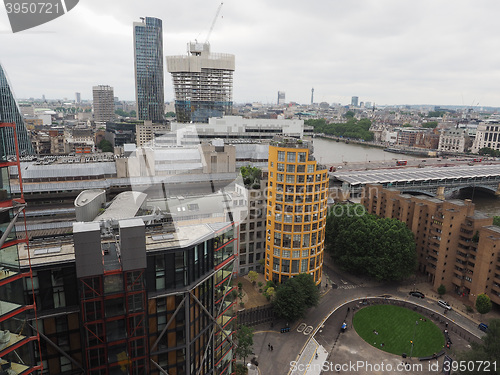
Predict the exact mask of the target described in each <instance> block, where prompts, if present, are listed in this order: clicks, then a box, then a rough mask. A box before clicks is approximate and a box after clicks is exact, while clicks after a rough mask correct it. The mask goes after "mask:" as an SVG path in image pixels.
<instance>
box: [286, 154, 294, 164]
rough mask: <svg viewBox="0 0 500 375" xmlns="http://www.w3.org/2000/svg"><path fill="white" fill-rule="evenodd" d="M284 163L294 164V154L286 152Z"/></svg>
mask: <svg viewBox="0 0 500 375" xmlns="http://www.w3.org/2000/svg"><path fill="white" fill-rule="evenodd" d="M286 161H287V162H288V163H295V152H287V155H286Z"/></svg>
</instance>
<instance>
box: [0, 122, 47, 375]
mask: <svg viewBox="0 0 500 375" xmlns="http://www.w3.org/2000/svg"><path fill="white" fill-rule="evenodd" d="M12 137H13V140H12V139H11V138H12ZM12 142H13V143H14V144H15V151H16V152H15V156H14V157H12V156H7V155H8V154H9V153H10V150H9V145H10V144H11V143H12ZM10 167H17V172H18V175H19V186H20V189H21V194H20V197H19V198H13V196H12V192H11V189H10V176H9V168H10ZM25 206H26V203H25V201H24V195H23V189H22V182H21V167H20V163H19V147H18V142H17V134H16V126H15V124H13V123H0V218H1V220H0V366H1V367H0V371H1V373H2V374H3V373H6V374H9V375H10V374H30V373H34V372H35V371H39V370H42V360H41V358H40V355H39V353H40V352H41V348H40V338H39V335H38V323H37V315H36V306H35V296H34V289H33V274H32V270H31V260H30V256H29V251H28V259H27V263H28V267H23V268H22V269H21V266H22V265H21V263H20V260H19V259H20V256H19V253H18V245H19V244H24V245H25V246H26V247H28V236H27V232H26V221H25V222H24V229H25V230H24V233H17V234H16V233H15V224H16V221H17V219H18V217H19V216H21V213H22V215H23V216H24V208H25ZM23 261H24V260H23ZM25 287H26V289H27V292H28V293H27V294H28V295H29V297H27V296H26V295H25V292H24V291H25Z"/></svg>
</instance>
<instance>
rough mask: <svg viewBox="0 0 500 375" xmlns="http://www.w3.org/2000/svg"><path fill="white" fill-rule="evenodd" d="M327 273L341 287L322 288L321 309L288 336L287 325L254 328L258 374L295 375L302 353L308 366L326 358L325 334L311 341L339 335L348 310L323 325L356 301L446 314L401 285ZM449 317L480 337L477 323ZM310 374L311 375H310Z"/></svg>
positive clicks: (451, 314)
mask: <svg viewBox="0 0 500 375" xmlns="http://www.w3.org/2000/svg"><path fill="white" fill-rule="evenodd" d="M325 273H326V274H327V275H328V278H329V279H330V280H331V281H333V282H334V283H335V285H337V286H338V287H337V288H336V289H334V288H332V287H331V284H330V285H329V287H328V288H324V287H322V289H321V292H322V293H324V294H323V296H322V298H321V301H320V303H319V305H318V306H317V307H316V308H313V309H310V310H309V311H308V313H307V316H306V318H305V319H304V320H302V321H299V322H296V323H295V324H294V325H293V326H292V327H291V330H290V332H289V333H280V331H279V329H280V328H281V327H283V326H285V325H286V322H275V323H274V325H273V326H271V325H269V324H267V325H261V326H257V327H255V335H254V352H255V355H256V357H257V358H258V361H259V368H258V371H259V374H261V375H286V374H289V373H291V372H292V371H291V370H292V367H291V365H293V363H294V361H298V360H299V355H300V354H301V353H302V354H303V355H302V358H300V361H301V362H302V363H306V364H307V363H312V362H315V361H316V358H315V353H316V351H317V350H320V351H319V352H318V356H320V357H319V358H318V359H319V360H320V359H321V358H322V357H323V354H324V353H323V352H322V351H321V350H324V349H323V346H325V347H328V344H329V343H327V342H321V340H322V337H323V338H324V337H326V336H325V335H324V334H323V335H319V336H317V337H316V340H315V341H312V340H311V341H310V340H309V339H310V338H311V337H312V335H313V334H314V333H315V332H316V329H318V330H319V329H325V330H331V335H330V336H332V337H333V336H334V335H335V334H336V332H338V329H339V327H340V324H341V323H342V321H343V320H344V319H345V317H346V315H347V308H345V311H344V310H342V309H340V310H339V311H338V312H337V313H336V314H335V316H334V317H333V318H332V320H331V322H332V323H331V324H330V321H329V322H328V325H325V326H324V327H323V328H321V325H322V323H323V322H324V321H325V318H326V317H327V316H328V315H329V314H330V313H331V312H332V311H333V310H334V309H335V308H336V307H338V306H340V305H342V304H343V303H345V302H347V301H350V300H353V299H357V298H365V297H373V296H386V295H390V296H392V297H395V298H400V299H404V300H407V301H411V302H414V303H417V304H421V305H423V306H426V307H429V308H430V309H431V310H433V311H435V313H436V314H441V313H443V309H442V308H440V307H439V306H438V305H437V302H436V301H435V300H431V299H429V298H425V299H418V298H415V297H410V296H409V295H408V294H407V293H406V292H401V291H398V285H394V284H393V285H388V284H374V283H372V284H369V285H368V284H367V285H365V284H362V285H361V283H356V282H354V281H353V280H348V278H347V277H345V276H340V275H336V274H335V273H334V272H333V270H332V269H330V268H329V267H328V266H325ZM342 281H344V282H345V284H344V283H343V282H342ZM447 317H448V318H449V319H451V320H453V321H454V322H456V323H457V324H459V325H461V326H463V327H464V328H466V329H468V330H469V331H470V332H472V333H477V334H478V335H479V334H480V332H477V331H478V330H477V323H476V322H472V321H470V320H469V319H467V318H466V317H464V316H462V315H460V314H459V313H458V312H456V311H453V310H452V311H450V312H448V313H447ZM327 332H328V331H327ZM327 336H328V335H327ZM268 344H271V345H272V346H273V348H274V350H273V351H270V350H268ZM330 344H331V343H330ZM295 374H297V375H299V374H304V375H306V374H305V372H294V375H295ZM311 374H312V373H308V374H307V375H311ZM318 374H319V372H318Z"/></svg>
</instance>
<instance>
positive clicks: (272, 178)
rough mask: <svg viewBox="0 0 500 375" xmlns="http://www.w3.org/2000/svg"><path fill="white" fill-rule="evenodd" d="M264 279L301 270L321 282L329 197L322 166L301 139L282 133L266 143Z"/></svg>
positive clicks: (281, 279) (280, 277)
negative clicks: (285, 135)
mask: <svg viewBox="0 0 500 375" xmlns="http://www.w3.org/2000/svg"><path fill="white" fill-rule="evenodd" d="M268 173H269V175H268V179H269V180H268V181H269V182H268V197H267V225H266V263H265V277H266V280H273V281H274V282H275V283H281V282H284V281H286V280H287V279H288V278H290V277H293V276H294V275H298V274H300V273H309V274H311V275H312V276H313V277H314V281H315V282H316V284H317V285H319V283H320V282H321V276H322V267H323V251H324V245H325V225H326V214H327V199H328V174H327V169H326V167H324V166H322V165H320V164H318V163H317V162H316V160H314V158H313V156H312V146H311V147H309V144H308V143H307V142H305V141H301V140H294V139H290V138H289V139H287V138H284V139H282V140H279V141H277V142H274V143H273V144H271V146H270V147H269V168H268Z"/></svg>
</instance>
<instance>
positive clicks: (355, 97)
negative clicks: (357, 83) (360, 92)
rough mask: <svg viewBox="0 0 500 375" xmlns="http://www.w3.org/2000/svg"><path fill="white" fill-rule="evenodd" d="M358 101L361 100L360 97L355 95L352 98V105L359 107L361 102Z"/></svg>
mask: <svg viewBox="0 0 500 375" xmlns="http://www.w3.org/2000/svg"><path fill="white" fill-rule="evenodd" d="M358 101H359V98H358V97H357V96H353V97H352V98H351V105H352V106H353V107H357V106H358V104H359V102H358Z"/></svg>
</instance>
